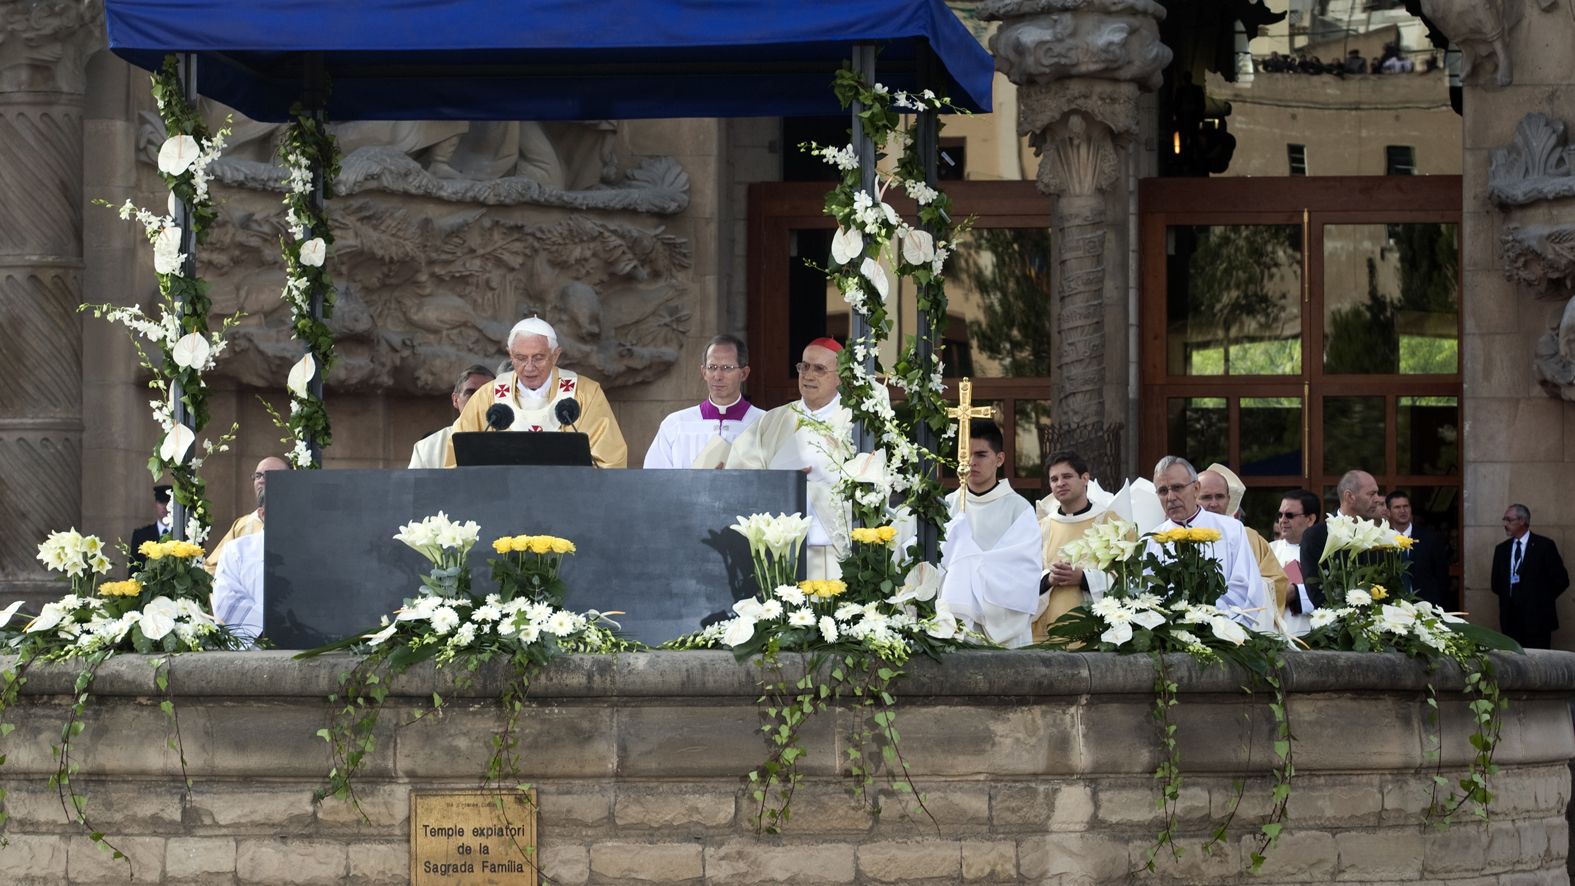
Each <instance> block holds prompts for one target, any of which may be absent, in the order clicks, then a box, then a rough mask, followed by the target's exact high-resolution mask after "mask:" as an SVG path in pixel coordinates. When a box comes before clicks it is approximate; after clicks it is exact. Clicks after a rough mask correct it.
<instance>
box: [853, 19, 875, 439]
mask: <svg viewBox="0 0 1575 886" xmlns="http://www.w3.org/2000/svg"><path fill="white" fill-rule="evenodd" d="M853 73H855V74H857V75H858V77H859V79H860V80H861V81H863V82H864V83H866V84H870V85H873V84H874V83H875V47H874V46H872V45H869V44H865V43H860V44H858V45H856V46H854V47H853ZM851 111H852V114H853V127H852V128H853V132H852V136H853V152H854V154H856V155H857V156H858V158H859V189H860V190H862V191H864V192H865V193H866V194H869V195H870V199H871V200H873V199H875V143H874V142H873V141H871V140H870V137H869V136H868V135H867V134H866V133H865V132H864V121H863V120H861V119H860V118H859V115H860V114H862V113H863V112H864V103H863V102H861V101H859V100H858V99H854V100H853V106H852V108H851ZM850 313H851V314H852V324H851V326H850V330H849V336H848V344H849V346H852V345H853V344H854V343H855V342H859V341H862V340H864V339H865V338H866V337H868V336H869V334H870V324H869V321H868V320H866V319H865V318H864V317H863V315H861V314H860V313H859V312H858V311H852V312H850ZM875 357H876V353H875V349H874V348H871V349H870V351H869V353H868V354H867V355H866V356H865V357H864V360H863V361H862V362H863V364H864V370H865V372H867V373H869V375H870V376H871V377H873V376H874V374H875ZM853 442H854V444H855V445H856V447H857V448H858V451H859V452H869V451H871V450H873V449H874V448H875V432H874V431H872V430H871V429H869V428H867V427H865V426H864V423H863V422H859V423H858V424H857V425H856V426H855V427H854V429H853Z"/></svg>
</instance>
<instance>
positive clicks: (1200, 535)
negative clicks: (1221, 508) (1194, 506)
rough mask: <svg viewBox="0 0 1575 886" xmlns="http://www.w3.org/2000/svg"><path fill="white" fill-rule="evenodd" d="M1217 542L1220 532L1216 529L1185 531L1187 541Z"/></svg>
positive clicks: (1195, 528)
mask: <svg viewBox="0 0 1575 886" xmlns="http://www.w3.org/2000/svg"><path fill="white" fill-rule="evenodd" d="M1219 540H1220V531H1219V530H1218V529H1202V528H1198V527H1194V528H1192V529H1188V530H1187V541H1198V542H1208V541H1219Z"/></svg>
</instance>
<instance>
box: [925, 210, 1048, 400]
mask: <svg viewBox="0 0 1575 886" xmlns="http://www.w3.org/2000/svg"><path fill="white" fill-rule="evenodd" d="M947 270H948V272H949V273H955V275H956V277H955V279H956V280H957V281H958V282H959V283H960V284H961V285H962V286H963V287H965V288H967V289H970V290H972V291H973V292H975V293H977V294H978V297H979V306H980V311H981V314H982V316H981V317H980V319H978V320H969V321H968V338H969V340H970V342H971V343H972V345H973V346H974V348H976V349H977V350H978V351H979V353H981V354H983V355H985V356H987V357H989V358H990V359H992V360H995V361H997V362H999V363H1000V364H1001V366H1002V370H1003V374H1005V375H1007V376H1012V377H1022V376H1031V377H1045V376H1048V375H1050V367H1051V359H1050V232H1049V230H1047V229H1043V228H976V229H974V230H973V231H972V232H970V233H969V235H968V241H967V242H966V243H965V247H964V248H962V249H959V250H958V251H957V255H956V257H955V259H954V260H953V261H951V262H949V263H948V264H947ZM959 301H960V299H959Z"/></svg>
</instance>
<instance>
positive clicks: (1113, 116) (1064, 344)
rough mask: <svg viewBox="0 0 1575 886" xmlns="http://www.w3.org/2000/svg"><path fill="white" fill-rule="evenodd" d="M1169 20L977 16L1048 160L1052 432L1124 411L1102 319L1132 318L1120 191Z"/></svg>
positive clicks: (1022, 117)
mask: <svg viewBox="0 0 1575 886" xmlns="http://www.w3.org/2000/svg"><path fill="white" fill-rule="evenodd" d="M1164 15H1165V10H1164V8H1163V7H1162V6H1160V5H1159V4H1158V3H1155V2H1152V0H989V2H986V3H984V4H983V5H981V6H980V7H979V16H980V18H983V19H986V20H992V21H999V22H1000V23H1001V25H1000V29H999V30H998V31H997V32H996V34H995V36H994V37H992V38H991V40H990V51H991V52H993V53H994V54H995V63H996V67H997V69H999V70H1000V71H1001V73H1003V74H1005V75H1006V76H1007V77H1008V78H1009V79H1010V80H1011V81H1012V82H1013V83H1015V84H1016V85H1017V87H1018V117H1017V121H1018V123H1017V130H1018V132H1019V133H1020V134H1022V135H1026V136H1028V139H1029V141H1030V143H1031V144H1032V145H1033V146H1034V149H1035V151H1036V153H1038V154H1039V155H1040V157H1041V160H1040V162H1039V176H1038V182H1039V190H1040V191H1041V192H1042V193H1044V194H1046V195H1049V196H1053V197H1055V206H1054V209H1053V211H1052V214H1051V237H1050V242H1051V248H1052V249H1053V250H1054V252H1055V262H1054V271H1053V276H1052V278H1051V279H1052V284H1051V285H1052V289H1053V291H1054V292H1055V297H1056V305H1055V306H1054V307H1055V310H1054V312H1053V313H1054V315H1055V341H1054V346H1055V355H1056V357H1055V361H1056V362H1055V369H1054V373H1053V375H1052V378H1051V383H1052V386H1053V390H1054V398H1055V413H1054V416H1053V417H1054V420H1055V421H1056V423H1057V424H1061V425H1082V424H1090V425H1092V424H1100V423H1103V422H1105V420H1106V418H1107V415H1110V414H1115V415H1120V414H1121V413H1122V411H1123V410H1124V404H1111V409H1110V410H1108V411H1107V408H1106V400H1107V397H1108V395H1109V394H1110V391H1111V386H1110V384H1109V372H1108V371H1107V361H1106V356H1105V343H1106V324H1105V314H1106V311H1107V304H1112V303H1114V304H1117V305H1119V306H1120V309H1121V310H1123V311H1124V310H1125V304H1126V295H1127V287H1128V285H1130V284H1129V281H1128V280H1127V271H1126V255H1125V252H1124V250H1123V249H1121V248H1120V247H1121V245H1122V244H1124V243H1126V240H1127V230H1128V219H1127V212H1126V206H1125V201H1124V199H1122V198H1121V193H1120V192H1121V190H1122V189H1121V188H1118V187H1117V186H1118V183H1120V182H1121V181H1122V178H1123V171H1124V170H1127V169H1129V168H1131V166H1130V164H1129V162H1128V157H1127V154H1128V151H1129V146H1130V144H1131V142H1132V141H1133V140H1134V137H1135V136H1136V135H1137V133H1138V115H1137V101H1138V94H1139V92H1140V91H1142V90H1145V89H1149V90H1152V89H1155V88H1157V87H1158V86H1159V84H1160V76H1161V73H1160V72H1161V71H1163V70H1164V68H1165V66H1166V65H1168V64H1169V63H1170V56H1171V54H1170V50H1169V49H1168V48H1166V47H1165V46H1164V44H1162V43H1160V41H1159V20H1160V19H1161V18H1163V17H1164ZM1115 334H1116V335H1118V336H1125V329H1119V328H1118V329H1116V330H1115ZM1120 381H1121V384H1120V385H1118V386H1117V388H1122V389H1124V382H1125V380H1124V379H1121V380H1120Z"/></svg>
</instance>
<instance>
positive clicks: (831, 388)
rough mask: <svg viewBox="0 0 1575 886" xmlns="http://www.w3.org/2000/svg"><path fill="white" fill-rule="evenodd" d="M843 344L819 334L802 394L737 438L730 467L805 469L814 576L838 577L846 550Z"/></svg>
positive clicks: (848, 415) (848, 424) (849, 449)
mask: <svg viewBox="0 0 1575 886" xmlns="http://www.w3.org/2000/svg"><path fill="white" fill-rule="evenodd" d="M841 350H842V345H841V344H839V343H838V342H837V340H836V339H832V338H817V339H815V340H814V341H812V342H810V343H809V345H808V346H807V347H805V348H804V355H803V359H802V360H800V361H799V364H798V366H797V367H795V368H796V369H797V370H798V393H799V397H800V399H798V400H797V401H795V402H793V403H789V404H787V405H786V406H778V407H777V408H776V409H772V410H770V411H768V412H767V413H766V414H765V415H764V416H761V418H760V420H759V421H757V422H755V423H753V424H751V425H750V426H749V427H747V428H745V429H744V432H743V433H742V434H739V435H738V439H737V440H734V441H733V446H732V449H731V451H730V452H729V453H728V455H727V462H726V464H725V465H724V466H725V467H727V468H728V469H730V470H739V469H743V470H756V471H760V470H780V471H803V472H804V474H805V476H806V478H807V480H808V484H807V489H806V492H807V496H808V498H809V508H808V510H809V513H808V514H806V516H808V517H809V518H810V527H809V538H808V539H806V541H805V560H806V564H807V566H808V574H809V577H810V578H837V577H839V576H840V575H841V574H842V569H841V567H840V566H839V565H838V561H839V560H841V559H842V558H843V557H844V556H846V555H847V552H848V544H849V538H848V533H849V529H850V527H849V523H850V521H851V515H850V514H849V513H848V506H847V505H846V504H844V503H842V502H840V501H838V500H837V499H836V495H835V493H836V489H835V487H836V483H837V480H838V479H840V476H841V475H840V473H839V472H840V469H841V466H842V463H843V462H845V461H847V460H848V459H849V458H852V457H853V436H852V435H853V414H852V412H851V411H850V410H849V409H848V408H847V407H845V406H843V405H842V393H841V384H842V381H841V379H840V378H838V377H837V353H838V352H839V351H841Z"/></svg>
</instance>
